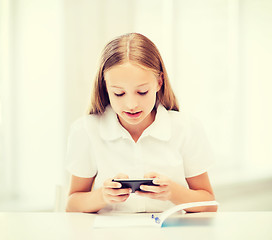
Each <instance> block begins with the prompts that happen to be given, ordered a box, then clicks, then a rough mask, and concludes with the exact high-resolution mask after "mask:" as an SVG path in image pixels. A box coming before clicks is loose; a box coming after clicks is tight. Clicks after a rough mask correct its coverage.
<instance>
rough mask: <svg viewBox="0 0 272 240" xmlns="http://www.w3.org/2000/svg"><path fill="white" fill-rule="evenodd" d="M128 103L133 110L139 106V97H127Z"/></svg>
mask: <svg viewBox="0 0 272 240" xmlns="http://www.w3.org/2000/svg"><path fill="white" fill-rule="evenodd" d="M126 104H127V107H128V109H129V110H130V111H133V110H134V109H136V108H137V106H138V101H137V98H136V97H129V98H128V99H127V102H126Z"/></svg>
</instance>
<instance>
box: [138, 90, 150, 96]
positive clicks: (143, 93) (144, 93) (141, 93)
mask: <svg viewBox="0 0 272 240" xmlns="http://www.w3.org/2000/svg"><path fill="white" fill-rule="evenodd" d="M138 93H139V94H140V95H146V94H147V93H148V91H145V92H138Z"/></svg>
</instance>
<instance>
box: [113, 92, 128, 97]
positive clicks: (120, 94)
mask: <svg viewBox="0 0 272 240" xmlns="http://www.w3.org/2000/svg"><path fill="white" fill-rule="evenodd" d="M124 94H125V93H114V95H115V96H116V97H122V96H123V95H124Z"/></svg>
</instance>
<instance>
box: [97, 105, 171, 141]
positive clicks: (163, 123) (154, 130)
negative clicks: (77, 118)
mask: <svg viewBox="0 0 272 240" xmlns="http://www.w3.org/2000/svg"><path fill="white" fill-rule="evenodd" d="M99 132H100V136H101V137H102V138H103V139H104V140H109V141H112V140H116V139H118V138H128V137H129V133H128V132H127V130H126V129H124V128H123V127H122V125H121V124H120V123H119V120H118V118H117V115H116V113H115V112H114V111H113V109H112V108H111V106H110V105H108V106H107V108H106V110H105V112H104V114H103V115H102V116H101V118H100V124H99ZM147 136H152V137H154V138H157V139H159V140H162V141H167V140H169V139H170V137H171V119H170V116H169V112H168V111H167V110H166V109H165V108H164V106H162V105H161V104H159V105H158V107H157V113H156V117H155V120H154V122H153V123H152V124H151V125H150V126H149V127H148V128H147V129H145V131H144V132H143V133H142V136H141V137H140V138H144V137H147Z"/></svg>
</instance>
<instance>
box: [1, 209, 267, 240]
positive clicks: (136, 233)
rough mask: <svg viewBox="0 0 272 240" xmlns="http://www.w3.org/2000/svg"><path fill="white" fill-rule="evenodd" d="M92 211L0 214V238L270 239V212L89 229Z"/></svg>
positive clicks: (192, 216) (186, 216) (208, 215)
mask: <svg viewBox="0 0 272 240" xmlns="http://www.w3.org/2000/svg"><path fill="white" fill-rule="evenodd" d="M95 216H96V214H84V213H0V239H1V240H2V239H3V240H17V239H18V240H19V239H20V240H24V239H27V240H41V239H44V240H54V239H58V240H62V239H65V240H74V239H75V240H85V239H91V240H97V239H103V240H106V239H110V240H114V239H118V240H123V239H125V240H144V239H155V240H165V239H171V240H175V239H179V240H181V239H182V240H184V239H190V240H193V239H198V240H199V239H201V240H206V239H207V240H220V239H228V240H235V239H239V240H240V239H258V240H266V239H267V240H268V239H269V240H271V239H272V212H218V213H194V214H184V215H180V216H178V218H181V220H182V222H183V223H184V224H182V225H181V226H179V227H164V228H104V229H95V228H93V222H94V218H95Z"/></svg>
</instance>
